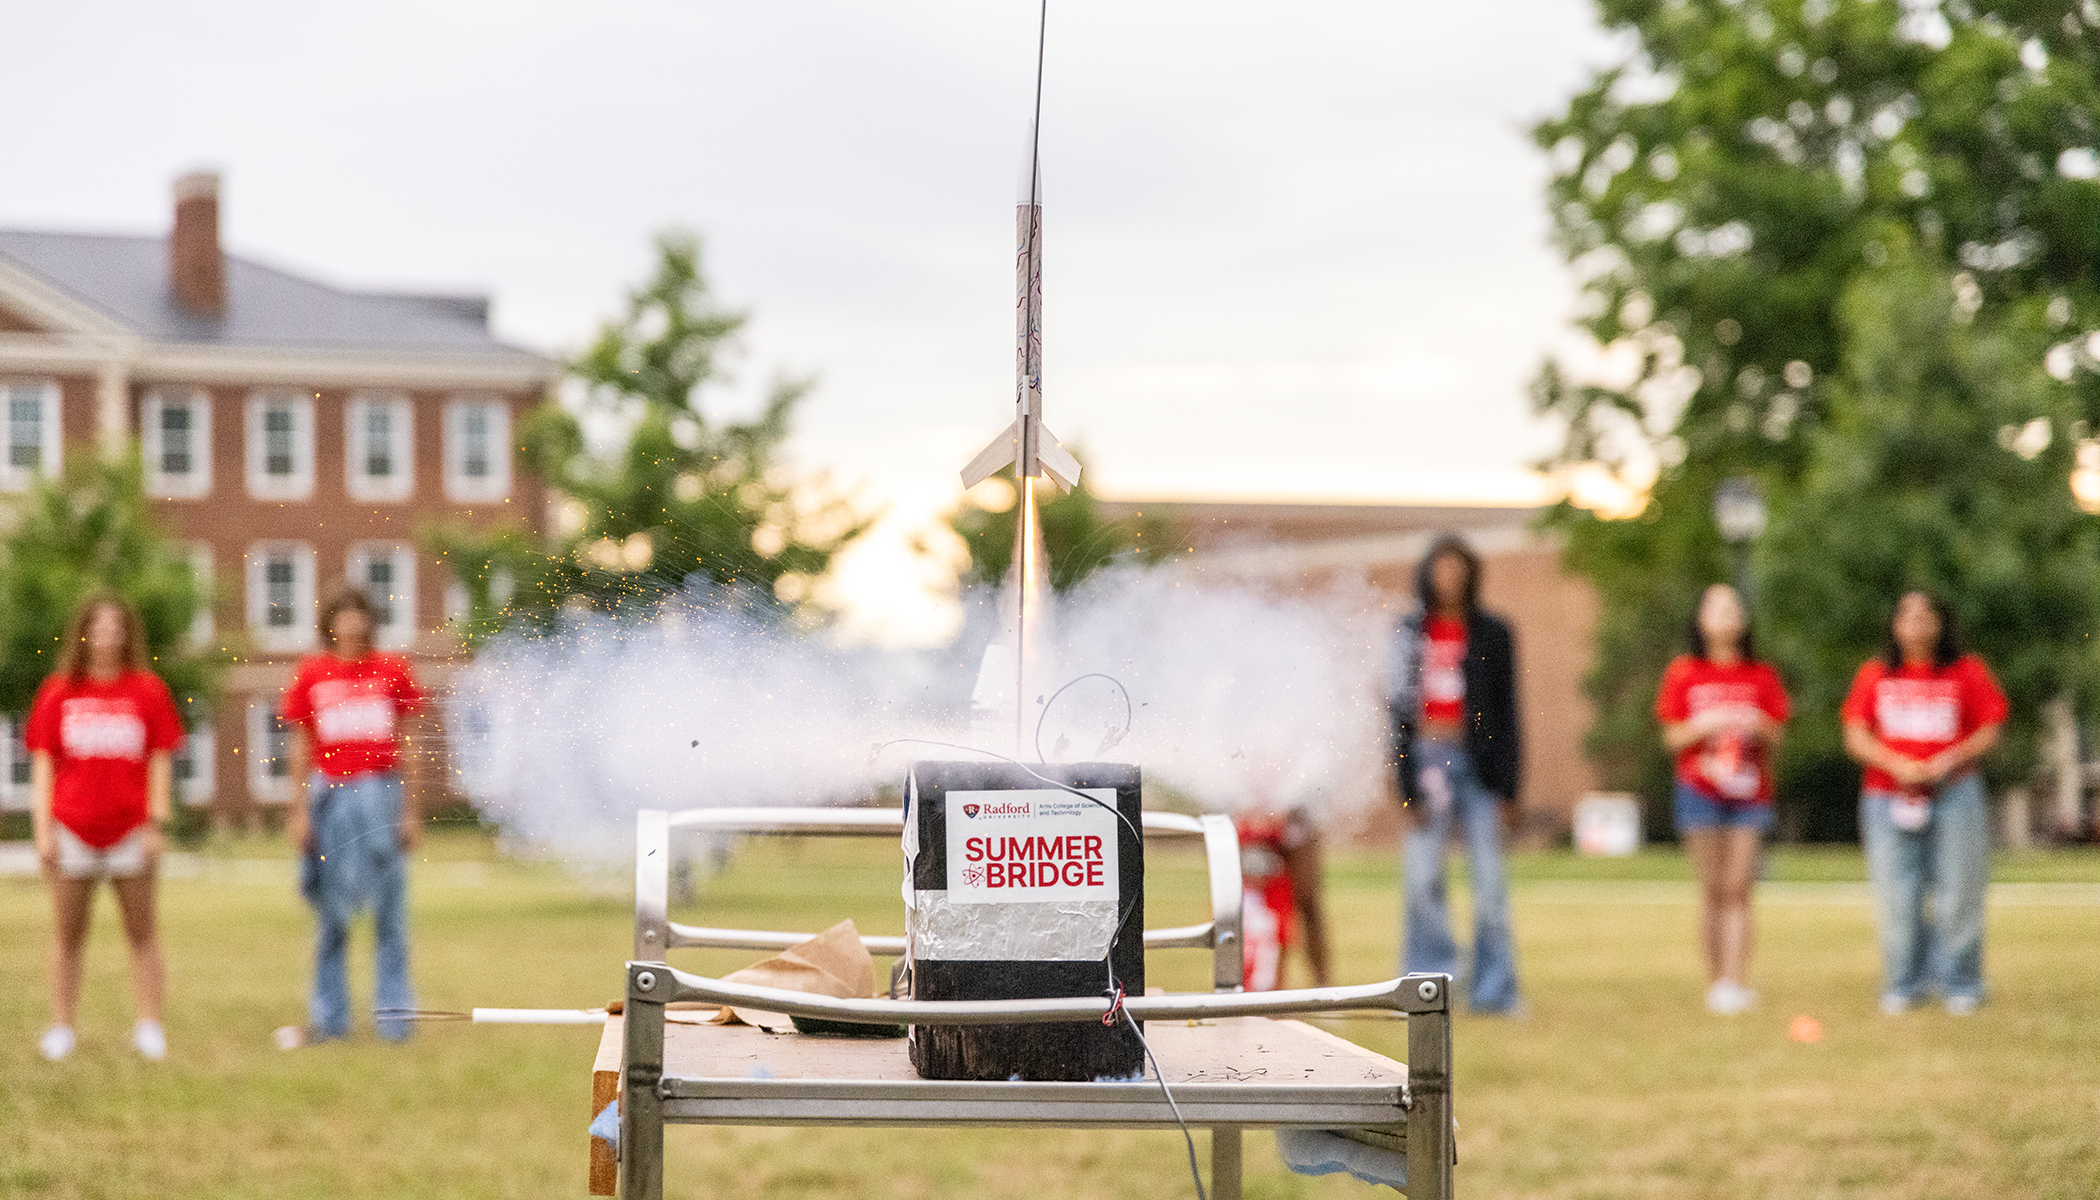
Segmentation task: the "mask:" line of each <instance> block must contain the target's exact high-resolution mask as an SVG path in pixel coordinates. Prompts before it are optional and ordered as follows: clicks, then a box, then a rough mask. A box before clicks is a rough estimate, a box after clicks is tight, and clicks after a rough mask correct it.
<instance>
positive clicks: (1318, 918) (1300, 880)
mask: <svg viewBox="0 0 2100 1200" xmlns="http://www.w3.org/2000/svg"><path fill="white" fill-rule="evenodd" d="M1232 823H1233V825H1234V827H1235V828H1237V829H1238V830H1239V835H1240V882H1241V886H1242V888H1243V889H1244V891H1243V897H1242V899H1243V903H1242V905H1241V908H1240V914H1241V936H1242V941H1241V945H1242V946H1244V947H1245V949H1246V953H1245V956H1244V958H1245V967H1244V971H1243V976H1242V979H1241V983H1242V985H1243V986H1244V987H1246V989H1247V990H1248V991H1250V992H1269V991H1275V990H1276V989H1277V988H1280V987H1282V986H1283V959H1284V954H1285V953H1286V952H1287V951H1289V950H1290V948H1291V947H1292V945H1294V944H1295V942H1296V938H1295V937H1294V935H1297V934H1302V935H1303V939H1304V945H1305V961H1306V965H1307V966H1308V967H1309V968H1310V969H1311V972H1312V980H1313V984H1314V986H1316V987H1326V986H1327V985H1328V984H1329V983H1331V982H1333V972H1332V968H1331V966H1330V962H1331V956H1330V952H1329V949H1328V939H1327V909H1326V906H1325V904H1324V903H1323V902H1322V900H1321V893H1322V891H1323V889H1324V887H1325V881H1324V879H1323V877H1322V870H1321V862H1320V831H1319V829H1318V828H1317V827H1316V826H1315V825H1314V824H1313V819H1312V814H1311V813H1310V812H1309V811H1307V810H1306V808H1305V807H1304V806H1293V807H1291V808H1288V809H1285V810H1283V811H1281V812H1278V811H1275V810H1273V809H1269V808H1265V807H1261V806H1258V805H1256V806H1249V807H1247V808H1243V809H1241V810H1240V811H1239V812H1238V813H1236V814H1234V815H1233V818H1232Z"/></svg>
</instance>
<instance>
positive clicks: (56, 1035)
mask: <svg viewBox="0 0 2100 1200" xmlns="http://www.w3.org/2000/svg"><path fill="white" fill-rule="evenodd" d="M36 1045H37V1049H39V1050H42V1051H43V1052H44V1057H45V1058H47V1059H49V1060H51V1061H52V1062H57V1061H58V1060H59V1059H61V1058H64V1057H65V1056H66V1055H68V1054H71V1053H73V1027H72V1026H70V1025H53V1026H52V1027H51V1028H49V1029H46V1030H45V1031H44V1036H43V1037H42V1038H41V1039H39V1040H38V1042H37V1044H36Z"/></svg>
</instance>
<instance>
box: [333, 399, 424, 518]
mask: <svg viewBox="0 0 2100 1200" xmlns="http://www.w3.org/2000/svg"><path fill="white" fill-rule="evenodd" d="M344 434H345V436H344V438H343V444H344V445H345V446H347V447H348V448H349V449H348V453H347V454H346V455H345V457H344V467H345V474H346V477H347V485H348V488H349V492H350V498H351V499H353V500H363V501H366V502H371V501H386V500H406V499H408V497H409V494H410V493H411V492H412V491H414V490H415V476H416V471H415V409H414V408H413V407H412V406H410V404H409V402H408V401H407V400H404V399H400V398H397V397H383V396H360V397H357V398H356V399H354V400H352V401H351V402H350V403H349V405H348V406H347V407H346V408H345V409H344Z"/></svg>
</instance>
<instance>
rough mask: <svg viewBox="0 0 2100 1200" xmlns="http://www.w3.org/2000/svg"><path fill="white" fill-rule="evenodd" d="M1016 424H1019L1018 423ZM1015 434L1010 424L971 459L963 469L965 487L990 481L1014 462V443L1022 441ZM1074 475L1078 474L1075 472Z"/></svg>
mask: <svg viewBox="0 0 2100 1200" xmlns="http://www.w3.org/2000/svg"><path fill="white" fill-rule="evenodd" d="M1015 424H1018V422H1016V423H1015ZM1015 433H1016V430H1015V427H1014V425H1011V424H1010V425H1008V426H1007V427H1006V428H1005V429H1004V430H1003V431H1001V432H1000V434H999V436H998V437H995V438H993V439H992V441H991V444H990V445H988V446H986V447H985V448H984V449H982V450H979V451H978V452H977V457H976V458H973V459H971V460H970V463H969V465H968V466H966V467H964V468H963V469H962V483H963V486H964V487H966V488H973V487H976V486H977V485H978V484H980V483H983V482H984V481H985V480H987V479H990V478H991V477H992V472H994V471H996V470H998V469H999V468H1001V467H1003V466H1005V465H1006V464H1008V463H1010V462H1012V461H1013V460H1014V443H1015V442H1018V441H1019V440H1020V439H1019V438H1018V437H1016V436H1015ZM1067 457H1069V456H1067ZM1074 474H1077V472H1076V471H1075V472H1074Z"/></svg>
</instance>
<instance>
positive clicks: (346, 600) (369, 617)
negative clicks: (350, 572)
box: [316, 586, 379, 650]
mask: <svg viewBox="0 0 2100 1200" xmlns="http://www.w3.org/2000/svg"><path fill="white" fill-rule="evenodd" d="M347 608H354V609H356V610H357V611H359V612H361V613H363V614H365V625H366V629H365V642H366V646H365V648H366V649H368V650H369V649H371V648H372V645H373V644H375V643H377V642H378V640H379V606H378V605H376V604H373V603H372V598H371V597H370V596H367V595H365V594H364V593H363V592H361V591H359V590H357V589H356V588H354V587H348V586H345V587H340V588H337V589H336V590H335V594H334V595H332V596H330V597H329V598H328V603H326V604H323V605H322V606H321V618H320V620H319V621H317V622H316V624H317V625H319V626H320V629H319V632H320V635H321V644H322V645H324V646H326V647H328V648H329V649H330V650H333V649H335V619H336V617H337V616H338V615H339V614H340V613H342V611H343V610H344V609H347Z"/></svg>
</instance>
